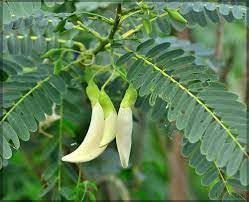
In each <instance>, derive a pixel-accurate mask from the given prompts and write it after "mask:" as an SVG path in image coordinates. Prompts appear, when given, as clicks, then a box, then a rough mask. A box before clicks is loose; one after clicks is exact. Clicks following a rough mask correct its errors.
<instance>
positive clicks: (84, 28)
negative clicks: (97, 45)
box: [74, 21, 104, 42]
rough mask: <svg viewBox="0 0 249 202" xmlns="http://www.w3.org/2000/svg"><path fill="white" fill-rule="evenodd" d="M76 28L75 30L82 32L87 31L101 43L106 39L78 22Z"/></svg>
mask: <svg viewBox="0 0 249 202" xmlns="http://www.w3.org/2000/svg"><path fill="white" fill-rule="evenodd" d="M77 24H78V25H76V26H74V28H75V29H78V30H81V31H87V32H88V33H90V34H91V35H93V36H94V37H95V38H97V39H98V40H99V41H100V42H101V41H104V38H103V37H101V36H100V34H99V33H98V32H96V31H95V30H93V29H91V28H89V27H87V26H85V25H84V24H83V23H82V22H80V21H77Z"/></svg>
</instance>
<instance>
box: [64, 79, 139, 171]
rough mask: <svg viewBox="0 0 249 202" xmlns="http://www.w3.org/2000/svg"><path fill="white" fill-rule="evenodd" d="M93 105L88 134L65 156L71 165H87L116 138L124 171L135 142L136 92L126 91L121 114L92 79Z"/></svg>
mask: <svg viewBox="0 0 249 202" xmlns="http://www.w3.org/2000/svg"><path fill="white" fill-rule="evenodd" d="M86 92H87V95H88V98H89V100H90V101H91V105H92V116H91V122H90V126H89V129H88V132H87V134H86V136H85V138H84V140H83V142H82V143H81V144H80V146H79V147H78V148H77V149H76V150H75V151H73V152H72V153H70V154H68V155H66V156H64V157H62V161H67V162H71V163H80V162H87V161H91V160H93V159H95V158H96V157H98V156H99V155H100V154H101V153H103V152H104V150H105V149H106V148H107V146H108V144H109V143H110V142H111V141H113V140H114V139H115V138H116V143H117V148H118V153H119V158H120V161H121V165H122V167H124V168H127V167H128V163H129V157H130V151H131V142H132V141H131V139H132V128H133V120H132V109H131V108H132V106H133V105H134V103H135V101H136V98H137V92H136V90H135V89H134V88H133V87H132V86H129V88H128V89H127V90H126V93H125V95H124V98H123V100H122V102H121V104H120V108H119V111H118V113H117V112H116V110H115V107H114V106H113V103H112V101H111V99H110V97H109V96H108V95H107V94H106V92H105V91H104V90H101V91H100V90H99V88H98V86H97V85H96V84H95V83H94V82H93V81H92V80H91V81H90V82H89V84H88V86H87V89H86Z"/></svg>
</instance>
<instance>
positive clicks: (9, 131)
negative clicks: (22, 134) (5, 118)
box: [2, 122, 20, 149]
mask: <svg viewBox="0 0 249 202" xmlns="http://www.w3.org/2000/svg"><path fill="white" fill-rule="evenodd" d="M2 127H3V128H2V130H3V135H4V137H5V138H6V140H7V141H9V140H11V141H12V142H13V144H14V146H15V149H18V148H19V147H20V142H19V138H18V136H17V134H16V132H15V130H14V129H13V128H12V127H11V125H10V124H9V123H8V122H3V124H2Z"/></svg>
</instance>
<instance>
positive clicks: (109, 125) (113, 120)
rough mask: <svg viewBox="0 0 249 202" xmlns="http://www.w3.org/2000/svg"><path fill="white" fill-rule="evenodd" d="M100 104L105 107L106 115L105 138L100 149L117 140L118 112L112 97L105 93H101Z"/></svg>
mask: <svg viewBox="0 0 249 202" xmlns="http://www.w3.org/2000/svg"><path fill="white" fill-rule="evenodd" d="M100 104H101V106H102V107H103V109H104V114H105V127H104V131H103V138H102V140H101V142H100V145H99V146H100V147H103V146H106V145H107V144H109V143H110V142H111V141H112V140H113V139H114V138H115V135H116V129H117V112H116V110H115V108H114V106H113V104H112V101H111V99H110V97H109V96H108V95H107V94H106V93H105V91H102V92H101V95H100Z"/></svg>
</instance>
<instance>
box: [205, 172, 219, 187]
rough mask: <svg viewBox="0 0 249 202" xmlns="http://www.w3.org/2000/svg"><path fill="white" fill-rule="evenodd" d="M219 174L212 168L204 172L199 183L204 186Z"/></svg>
mask: <svg viewBox="0 0 249 202" xmlns="http://www.w3.org/2000/svg"><path fill="white" fill-rule="evenodd" d="M218 176H219V173H218V171H217V169H216V168H212V169H210V170H208V172H206V173H205V174H204V175H203V177H202V178H201V184H202V185H204V186H208V185H210V184H211V183H213V182H214V181H215V180H216V179H217V178H218Z"/></svg>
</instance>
